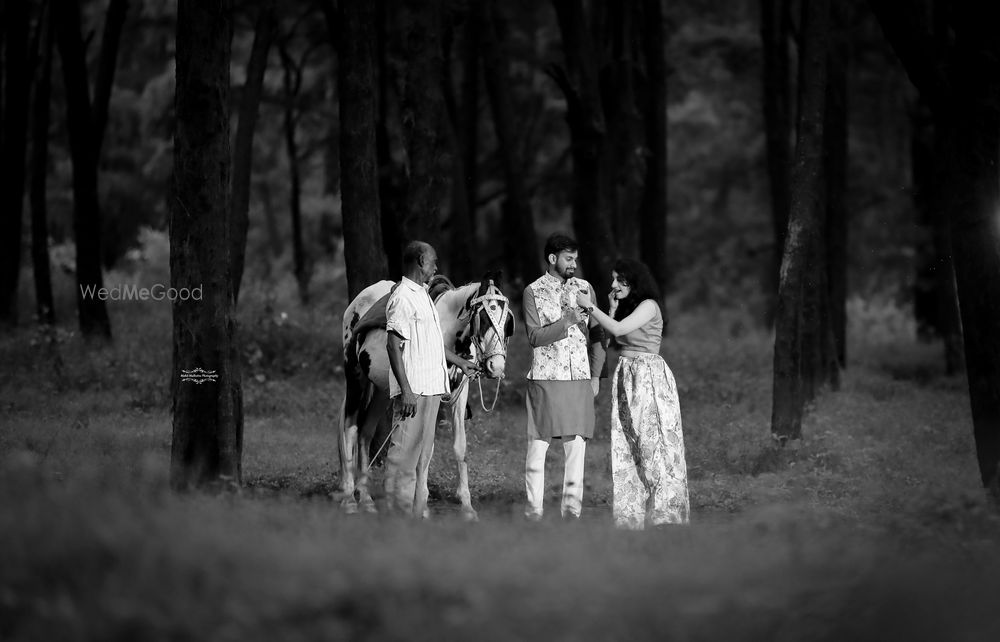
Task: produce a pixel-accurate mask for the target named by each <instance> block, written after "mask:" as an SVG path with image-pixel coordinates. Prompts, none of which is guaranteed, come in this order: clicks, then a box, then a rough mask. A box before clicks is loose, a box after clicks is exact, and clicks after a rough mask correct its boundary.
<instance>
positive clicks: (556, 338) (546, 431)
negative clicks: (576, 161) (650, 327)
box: [524, 234, 605, 520]
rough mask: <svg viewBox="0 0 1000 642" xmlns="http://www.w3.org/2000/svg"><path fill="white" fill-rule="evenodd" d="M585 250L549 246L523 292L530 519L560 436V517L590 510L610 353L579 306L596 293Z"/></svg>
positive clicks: (564, 240) (561, 241)
mask: <svg viewBox="0 0 1000 642" xmlns="http://www.w3.org/2000/svg"><path fill="white" fill-rule="evenodd" d="M578 250H579V246H578V245H577V243H576V241H574V240H573V239H571V238H569V237H568V236H564V235H562V234H553V235H552V236H550V237H549V239H548V240H547V241H546V243H545V260H546V262H547V265H548V267H547V269H546V271H545V274H543V275H542V276H541V278H539V279H538V280H536V281H535V282H533V283H531V284H530V285H529V286H528V287H527V288H525V290H524V320H525V327H526V328H527V332H528V342H529V343H530V344H531V348H532V355H531V370H529V371H528V395H527V406H528V453H527V457H526V458H525V466H524V487H525V491H526V493H527V499H528V504H527V507H526V508H525V516H526V517H527V518H528V519H531V520H538V519H541V517H542V511H543V499H544V495H545V454H546V452H547V451H548V447H549V442H550V440H552V439H553V438H555V439H560V440H561V441H562V445H563V456H564V472H563V493H562V502H561V505H560V513H561V514H562V516H563V517H570V518H572V517H579V516H580V511H581V509H582V506H583V468H584V455H585V454H586V451H587V439H590V438H591V437H593V436H594V397H596V396H597V392H598V390H599V387H600V375H601V369H602V368H603V367H604V356H605V350H604V346H603V344H602V342H601V339H602V338H603V334H602V332H601V330H600V328H599V326H597V325H596V323H593V322H591V321H590V319H589V317H588V312H589V311H588V310H584V309H582V308H580V307H579V306H578V305H577V304H576V294H577V292H581V291H583V292H588V293H589V294H590V296H591V300H594V298H595V297H594V293H593V288H591V286H590V284H589V283H587V282H586V281H584V280H583V279H578V278H576V277H575V276H574V275H575V274H576V261H577V254H578Z"/></svg>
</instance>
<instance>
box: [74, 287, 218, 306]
mask: <svg viewBox="0 0 1000 642" xmlns="http://www.w3.org/2000/svg"><path fill="white" fill-rule="evenodd" d="M80 294H81V295H82V296H83V298H84V299H99V300H101V301H149V300H153V301H163V300H164V299H166V300H167V301H171V302H173V301H201V297H202V286H201V285H198V286H197V287H193V288H173V287H168V286H166V285H164V284H162V283H157V284H155V285H154V286H152V287H149V288H140V287H139V286H138V285H135V284H131V285H130V284H118V285H112V286H111V287H107V288H99V287H97V286H95V285H81V286H80Z"/></svg>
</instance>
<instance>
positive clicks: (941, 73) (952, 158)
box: [870, 0, 1000, 506]
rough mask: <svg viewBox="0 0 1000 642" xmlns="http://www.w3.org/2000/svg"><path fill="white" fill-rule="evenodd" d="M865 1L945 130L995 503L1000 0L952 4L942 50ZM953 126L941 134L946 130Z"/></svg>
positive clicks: (902, 16) (999, 415)
mask: <svg viewBox="0 0 1000 642" xmlns="http://www.w3.org/2000/svg"><path fill="white" fill-rule="evenodd" d="M870 5H871V7H872V9H873V11H874V12H875V15H876V17H877V18H878V20H879V24H880V25H881V27H882V31H883V32H884V33H885V35H886V38H887V39H888V40H889V42H890V44H891V45H892V47H893V50H894V51H895V52H896V55H897V56H898V57H899V59H900V61H901V62H902V63H903V67H904V68H905V69H906V73H907V75H908V76H909V77H910V80H911V81H912V82H913V84H914V85H916V87H917V89H918V90H919V91H920V93H921V95H922V96H923V97H924V98H926V100H927V101H928V102H929V103H930V105H931V108H932V109H933V110H934V113H935V118H936V119H942V120H943V121H944V122H946V123H949V124H950V125H951V127H953V130H952V132H953V135H952V136H949V140H951V144H949V145H948V146H947V148H948V155H947V162H948V164H949V167H950V168H951V170H952V185H951V187H950V188H949V190H948V192H949V195H950V198H949V199H948V204H947V210H948V214H947V216H948V220H949V225H950V231H951V246H952V251H951V255H952V260H953V262H954V267H955V281H956V285H957V288H958V299H959V306H960V309H961V316H962V331H963V333H964V340H965V360H966V373H967V376H968V380H969V398H970V402H971V406H972V424H973V435H974V438H975V441H976V455H977V459H978V463H979V473H980V478H981V480H982V483H983V486H984V487H985V488H986V489H987V490H988V492H989V493H990V495H991V497H992V498H993V499H994V501H996V502H997V504H998V506H1000V336H998V335H997V333H996V327H997V321H998V319H1000V277H998V276H997V275H998V274H1000V228H998V226H997V224H996V205H997V202H998V199H1000V177H998V167H997V166H998V163H1000V106H998V105H997V102H996V98H995V97H996V96H997V95H1000V68H998V67H1000V62H998V61H1000V43H998V42H997V40H996V37H995V33H993V31H994V28H995V25H996V24H997V22H998V21H1000V6H997V5H996V4H995V3H960V4H958V5H955V6H954V7H952V9H953V13H952V16H951V17H952V20H953V22H952V23H951V25H950V26H951V28H952V30H953V32H954V34H955V44H954V46H953V48H952V47H951V46H948V47H945V46H943V45H942V42H941V39H940V38H936V37H935V35H936V34H934V33H932V31H931V29H929V28H928V27H927V24H926V22H925V21H924V20H923V18H924V17H925V14H921V13H920V12H917V11H910V12H903V11H900V10H899V8H898V7H897V6H896V5H895V3H892V2H889V1H888V0H871V2H870ZM952 132H946V133H948V134H951V133H952Z"/></svg>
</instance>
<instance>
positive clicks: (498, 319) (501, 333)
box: [469, 279, 514, 360]
mask: <svg viewBox="0 0 1000 642" xmlns="http://www.w3.org/2000/svg"><path fill="white" fill-rule="evenodd" d="M469 307H470V308H471V311H472V319H471V326H472V337H473V342H474V343H475V347H476V351H477V352H479V353H480V356H479V358H481V359H483V360H486V359H489V358H490V357H492V356H495V355H498V354H499V355H503V354H506V353H507V343H508V342H509V341H510V337H511V335H513V334H514V313H513V312H512V311H511V309H510V299H508V298H507V297H506V296H504V294H503V292H501V291H500V288H498V287H497V286H496V285H495V284H494V283H493V279H490V280H489V285H488V286H487V288H486V292H484V293H483V294H481V295H479V296H477V297H475V298H473V299H472V300H471V301H469ZM480 312H485V313H486V317H487V318H488V319H489V322H490V326H492V327H493V331H494V333H495V334H496V338H495V339H494V340H493V341H491V342H490V345H489V346H488V348H489V349H487V346H484V345H483V344H482V342H483V339H482V336H483V333H482V332H481V330H482V328H481V327H480V324H481V323H482V322H481V320H480V314H479V313H480Z"/></svg>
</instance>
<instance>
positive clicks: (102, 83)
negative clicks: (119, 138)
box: [93, 0, 128, 164]
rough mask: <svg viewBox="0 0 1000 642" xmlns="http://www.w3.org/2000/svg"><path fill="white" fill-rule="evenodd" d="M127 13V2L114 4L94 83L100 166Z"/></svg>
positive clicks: (121, 0) (96, 154)
mask: <svg viewBox="0 0 1000 642" xmlns="http://www.w3.org/2000/svg"><path fill="white" fill-rule="evenodd" d="M127 13H128V0H111V3H110V4H109V5H108V14H107V17H106V18H105V19H104V34H103V35H102V37H101V53H100V56H99V58H98V64H97V79H96V81H95V82H94V109H93V117H94V158H95V162H97V163H98V164H100V158H101V145H102V143H103V142H104V129H105V126H106V125H107V122H108V105H109V103H110V102H111V88H112V87H113V86H114V82H115V69H116V68H117V67H118V44H119V43H120V42H121V38H122V28H123V27H124V25H125V16H126V14H127Z"/></svg>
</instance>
